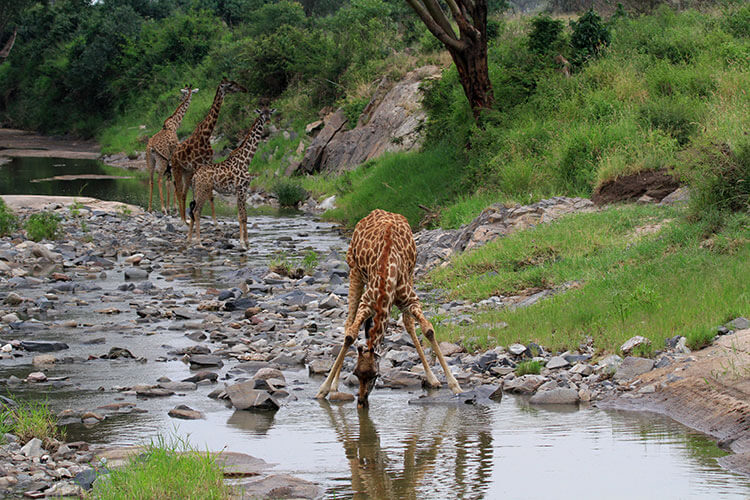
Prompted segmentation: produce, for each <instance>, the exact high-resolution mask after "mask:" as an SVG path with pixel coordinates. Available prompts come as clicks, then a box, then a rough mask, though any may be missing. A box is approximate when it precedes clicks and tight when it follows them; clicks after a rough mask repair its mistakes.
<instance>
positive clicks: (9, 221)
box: [0, 198, 18, 236]
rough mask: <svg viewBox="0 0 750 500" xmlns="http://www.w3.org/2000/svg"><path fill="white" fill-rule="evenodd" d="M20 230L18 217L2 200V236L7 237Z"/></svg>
mask: <svg viewBox="0 0 750 500" xmlns="http://www.w3.org/2000/svg"><path fill="white" fill-rule="evenodd" d="M17 228H18V217H16V215H15V214H14V213H13V212H12V211H11V210H10V209H9V208H8V205H6V204H5V201H4V200H3V199H2V198H0V236H7V235H9V234H10V233H11V232H13V231H15V230H16V229H17Z"/></svg>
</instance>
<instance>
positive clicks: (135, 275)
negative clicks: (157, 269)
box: [125, 267, 148, 281]
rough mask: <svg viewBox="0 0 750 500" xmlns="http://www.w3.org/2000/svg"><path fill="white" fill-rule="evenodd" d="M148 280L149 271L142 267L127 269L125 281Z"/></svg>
mask: <svg viewBox="0 0 750 500" xmlns="http://www.w3.org/2000/svg"><path fill="white" fill-rule="evenodd" d="M146 278H148V271H146V270H145V269H141V268H140V267H129V268H127V269H125V279H126V280H130V281H139V280H145V279H146Z"/></svg>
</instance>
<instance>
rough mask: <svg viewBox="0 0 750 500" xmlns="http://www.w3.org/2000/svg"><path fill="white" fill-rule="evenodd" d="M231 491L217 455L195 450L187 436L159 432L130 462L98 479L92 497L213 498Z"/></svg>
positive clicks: (112, 499)
mask: <svg viewBox="0 0 750 500" xmlns="http://www.w3.org/2000/svg"><path fill="white" fill-rule="evenodd" d="M229 493H230V492H229V487H228V486H226V485H225V484H224V476H223V473H222V470H221V468H220V467H219V466H218V465H217V464H216V462H215V459H214V457H212V456H211V455H210V454H209V453H207V452H206V453H201V452H198V451H196V450H195V449H194V448H192V447H191V446H190V444H189V443H188V442H187V440H186V439H183V438H179V437H174V438H172V439H171V440H170V441H168V440H167V439H165V438H164V437H162V436H159V437H157V438H156V440H155V441H152V442H151V443H150V444H149V446H147V447H146V451H145V452H144V453H143V454H142V455H139V456H137V457H134V458H133V459H132V460H131V461H130V463H129V464H128V465H126V466H125V467H123V468H121V469H116V470H113V471H112V472H110V473H109V474H108V475H107V476H103V477H101V478H100V479H98V480H97V481H96V482H95V483H94V490H93V497H94V498H98V499H101V500H110V499H111V500H114V499H130V498H134V499H154V498H158V499H163V500H167V499H206V500H210V499H224V498H229Z"/></svg>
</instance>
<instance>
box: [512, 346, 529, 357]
mask: <svg viewBox="0 0 750 500" xmlns="http://www.w3.org/2000/svg"><path fill="white" fill-rule="evenodd" d="M508 351H509V352H510V353H511V354H513V355H515V356H520V355H521V354H523V353H525V352H526V346H525V345H523V344H511V345H509V346H508Z"/></svg>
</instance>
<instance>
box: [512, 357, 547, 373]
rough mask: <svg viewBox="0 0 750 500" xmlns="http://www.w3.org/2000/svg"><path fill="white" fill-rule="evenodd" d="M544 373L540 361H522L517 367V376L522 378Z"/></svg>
mask: <svg viewBox="0 0 750 500" xmlns="http://www.w3.org/2000/svg"><path fill="white" fill-rule="evenodd" d="M541 371H542V363H540V362H539V361H535V360H533V359H529V360H526V361H521V362H520V363H518V364H517V365H516V370H515V372H516V375H517V376H519V377H520V376H522V375H539V373H540V372H541Z"/></svg>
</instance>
